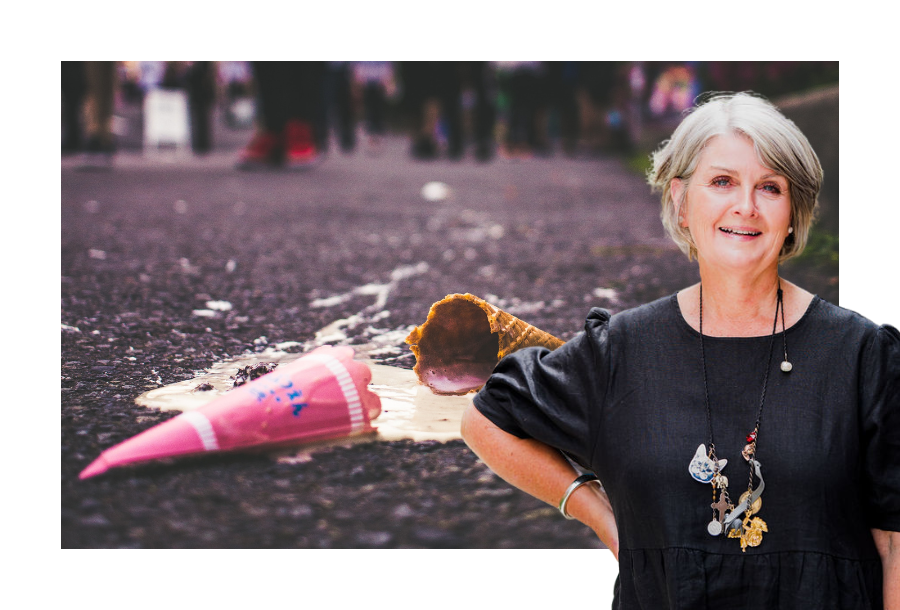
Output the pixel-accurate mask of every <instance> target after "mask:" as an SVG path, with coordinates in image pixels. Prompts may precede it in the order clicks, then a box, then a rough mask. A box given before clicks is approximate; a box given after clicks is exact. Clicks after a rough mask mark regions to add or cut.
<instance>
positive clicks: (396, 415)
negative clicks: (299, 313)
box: [136, 263, 472, 462]
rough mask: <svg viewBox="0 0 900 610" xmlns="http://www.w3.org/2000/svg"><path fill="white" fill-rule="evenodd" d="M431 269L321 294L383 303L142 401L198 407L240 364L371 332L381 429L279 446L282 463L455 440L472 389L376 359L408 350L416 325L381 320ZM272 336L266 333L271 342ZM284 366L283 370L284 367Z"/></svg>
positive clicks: (406, 269)
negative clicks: (327, 451) (402, 289)
mask: <svg viewBox="0 0 900 610" xmlns="http://www.w3.org/2000/svg"><path fill="white" fill-rule="evenodd" d="M427 271H428V265H427V264H425V263H419V264H417V265H408V266H401V267H398V268H396V269H394V270H393V271H392V272H391V274H390V281H389V282H387V283H384V284H367V285H365V286H360V287H358V288H354V289H353V290H351V291H350V292H348V293H345V294H343V295H335V296H332V297H327V298H323V299H317V300H315V301H313V302H312V303H311V304H310V305H311V306H312V307H330V306H334V305H337V304H339V303H342V302H345V301H346V300H348V299H349V298H351V297H352V296H354V295H371V296H374V297H375V302H374V303H372V304H371V305H369V306H368V307H365V308H363V309H362V310H361V311H359V312H358V313H356V314H354V315H352V316H350V317H348V318H343V319H340V320H336V321H334V322H332V323H331V324H329V325H327V326H325V327H324V328H322V329H320V330H319V331H318V332H316V333H315V337H314V338H313V339H312V340H310V341H307V342H305V343H297V342H294V341H288V342H284V343H279V344H275V345H272V346H269V347H267V348H266V349H265V350H264V351H262V352H260V353H256V354H244V355H241V356H238V357H236V358H232V359H230V360H227V361H224V362H220V363H217V364H215V365H213V366H212V367H210V368H209V369H207V370H206V371H204V372H203V373H201V374H199V375H197V376H196V377H194V378H193V379H188V380H186V381H181V382H178V383H173V384H171V385H167V386H163V387H160V388H155V389H153V390H150V391H148V392H144V393H143V394H141V395H140V396H138V397H137V399H136V402H137V404H138V405H140V406H143V407H147V408H151V409H160V410H162V411H172V410H175V411H191V410H194V409H198V408H200V407H202V406H204V405H206V404H208V403H210V402H211V401H213V400H214V399H216V398H217V397H219V396H222V395H223V394H224V393H225V392H227V391H229V390H230V389H231V387H232V383H233V379H232V377H233V376H234V375H235V374H237V372H238V370H240V369H241V368H244V367H246V366H253V365H256V364H260V363H263V362H277V363H279V364H284V363H287V362H291V361H293V360H296V359H298V358H300V357H302V356H303V353H307V352H310V351H312V350H313V349H315V348H316V347H319V346H320V345H348V344H350V341H351V340H353V341H359V338H360V337H363V338H364V339H365V340H366V342H365V343H355V344H353V345H351V347H353V349H354V351H355V353H356V358H357V360H360V361H362V362H365V363H366V364H367V365H368V366H369V368H370V369H371V370H372V381H371V383H370V384H369V389H371V390H372V391H373V392H374V393H375V394H377V395H378V397H379V398H380V399H381V414H380V415H379V416H378V417H377V418H376V419H375V420H374V421H373V422H372V425H373V426H375V428H376V431H375V432H374V433H366V434H362V435H357V436H353V437H345V438H342V439H335V440H329V441H320V442H316V443H310V444H306V445H303V446H301V447H299V448H295V449H292V450H288V451H289V453H288V452H286V451H285V450H279V451H277V452H274V454H275V455H276V456H278V459H279V461H287V462H296V461H301V462H302V461H306V460H308V459H310V455H311V454H312V453H313V452H315V451H319V450H321V449H324V448H327V447H333V446H340V445H347V444H351V443H358V442H371V441H397V440H403V439H410V440H413V441H426V440H436V441H441V442H443V441H448V440H453V439H458V438H460V434H459V426H460V420H461V418H462V413H463V411H464V410H465V409H466V407H467V406H468V405H469V404H470V403H471V402H472V395H471V394H470V395H466V396H439V395H436V394H434V393H432V391H431V390H430V389H429V388H428V387H427V386H424V385H421V384H420V383H419V381H418V379H417V378H416V375H415V373H414V372H413V371H411V370H408V369H401V368H397V367H391V366H385V365H382V364H375V363H374V362H372V360H371V359H372V358H375V357H378V356H385V355H400V354H402V353H403V351H404V350H406V349H408V348H407V347H406V345H405V343H404V340H405V339H406V336H407V335H408V334H409V332H410V331H411V330H412V329H413V328H415V326H406V327H399V328H394V329H389V328H378V327H376V325H375V323H378V322H380V321H382V320H384V319H386V318H388V317H389V316H390V312H389V311H387V310H385V309H384V306H385V304H386V302H387V300H388V297H389V295H390V292H391V291H392V290H393V288H394V287H396V285H397V283H398V282H400V281H403V280H405V279H407V278H410V277H414V276H417V275H421V274H423V273H426V272H427ZM362 324H365V325H366V329H365V330H364V331H363V332H362V334H359V335H357V336H356V337H354V338H353V339H351V338H349V337H348V336H347V334H346V333H345V332H344V331H346V330H353V329H355V328H357V327H359V326H360V325H362ZM263 339H264V338H262V337H261V338H260V340H263ZM289 347H301V348H302V349H301V352H303V353H288V352H286V351H284V350H285V349H287V348H289ZM276 370H277V369H276ZM202 384H209V385H210V386H212V388H213V389H212V390H207V391H198V390H197V388H198V387H199V386H200V385H202Z"/></svg>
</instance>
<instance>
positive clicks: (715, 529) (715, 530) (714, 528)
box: [706, 519, 724, 536]
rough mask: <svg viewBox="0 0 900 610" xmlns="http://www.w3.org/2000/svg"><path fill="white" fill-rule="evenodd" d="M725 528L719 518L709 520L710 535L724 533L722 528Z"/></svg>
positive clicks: (708, 529) (707, 529) (707, 527)
mask: <svg viewBox="0 0 900 610" xmlns="http://www.w3.org/2000/svg"><path fill="white" fill-rule="evenodd" d="M723 529H724V528H723V527H722V524H721V523H719V522H718V521H717V520H715V519H713V520H712V521H710V522H709V525H707V526H706V531H707V532H709V535H710V536H718V535H719V534H721V533H722V530H723Z"/></svg>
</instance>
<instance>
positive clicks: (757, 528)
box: [728, 514, 769, 553]
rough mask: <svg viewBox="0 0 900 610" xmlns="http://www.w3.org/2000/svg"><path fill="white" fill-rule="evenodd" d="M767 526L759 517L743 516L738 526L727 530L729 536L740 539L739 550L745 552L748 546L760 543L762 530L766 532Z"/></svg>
mask: <svg viewBox="0 0 900 610" xmlns="http://www.w3.org/2000/svg"><path fill="white" fill-rule="evenodd" d="M768 531H769V526H768V525H766V522H765V521H763V520H762V519H760V518H759V517H752V518H751V517H750V515H749V514H748V515H747V516H746V517H744V522H743V524H742V525H741V527H739V528H733V529H731V530H729V531H728V537H729V538H740V539H741V551H742V552H744V553H746V552H747V547H748V546H759V545H760V544H761V543H762V535H763V532H768Z"/></svg>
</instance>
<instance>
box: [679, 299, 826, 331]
mask: <svg viewBox="0 0 900 610" xmlns="http://www.w3.org/2000/svg"><path fill="white" fill-rule="evenodd" d="M669 301H670V302H671V304H672V307H674V309H675V311H674V313H675V317H676V318H677V320H678V324H679V325H680V326H681V327H682V328H683V329H685V330H687V332H688V333H690V334H691V335H693V336H694V337H698V338H699V337H700V332H699V331H698V330H697V329H695V328H694V327H693V326H691V325H690V324H688V321H687V320H686V319H685V317H684V314H683V313H682V311H681V306H680V305H679V304H678V293H677V292H676V293H674V294H673V295H672V296H671V297H669ZM821 301H822V299H820V298H819V295H815V294H814V295H813V298H812V299H811V300H810V302H809V305H807V307H806V311H804V312H803V315H802V316H800V319H799V320H797V321H796V322H794V323H793V324H791V325H790V326H788V327H787V332H788V333H793V331H794V329H796V328H800V327H801V326H803V325H804V324H805V323H806V320H807V319H808V318H809V317H810V314H811V313H812V312H813V310H814V309H815V308H816V307H818V305H819V303H820V302H821ZM771 336H772V335H771V333H767V334H765V335H759V336H753V337H715V336H712V335H703V340H704V341H706V340H707V339H709V340H712V341H717V340H722V341H740V340H743V339H747V340H750V341H756V340H759V339H768V338H770V337H771Z"/></svg>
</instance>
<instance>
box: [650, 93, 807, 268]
mask: <svg viewBox="0 0 900 610" xmlns="http://www.w3.org/2000/svg"><path fill="white" fill-rule="evenodd" d="M731 133H739V134H742V135H744V136H747V137H748V138H750V139H751V140H752V141H753V146H754V148H755V149H756V154H757V157H758V158H759V161H760V163H762V164H763V165H765V166H766V167H768V168H771V169H772V170H774V171H776V172H777V173H779V174H781V175H783V176H784V177H785V178H787V181H788V184H789V192H790V199H791V226H792V227H793V228H794V231H793V233H791V234H790V235H788V237H787V239H785V241H784V245H783V246H782V248H781V253H780V255H779V258H778V260H779V262H783V261H785V260H787V259H789V258H791V257H793V256H797V255H798V254H800V253H801V252H802V251H803V249H804V248H805V247H806V240H807V239H808V237H809V228H810V226H811V225H812V223H813V220H814V218H815V213H816V207H817V205H818V197H819V190H820V189H821V187H822V165H821V164H820V163H819V158H818V157H817V156H816V153H815V151H813V149H812V146H810V144H809V141H808V140H807V139H806V136H804V135H803V133H802V132H801V131H800V130H799V129H798V128H797V126H796V125H794V123H793V122H792V121H791V120H789V119H788V118H786V117H785V116H784V115H783V114H781V112H779V111H778V109H776V108H775V106H773V105H772V104H771V103H769V102H768V101H766V100H765V99H763V98H762V97H761V96H757V95H755V94H751V93H724V94H723V93H713V94H709V96H708V97H707V98H706V99H705V100H700V101H699V102H698V104H697V105H696V106H695V107H694V108H693V109H691V111H689V113H688V114H687V116H686V117H685V118H684V120H682V121H681V124H680V125H678V127H677V128H676V129H675V132H674V133H673V134H672V137H671V138H669V139H668V140H666V141H665V142H663V143H662V144H661V145H660V148H659V149H658V150H657V151H656V152H654V153H653V154H652V156H651V157H652V160H653V167H652V168H651V169H650V171H649V172H648V175H647V181H648V182H649V183H650V186H651V187H652V188H653V190H654V192H661V193H662V211H661V213H660V216H661V218H662V222H663V226H664V227H665V229H666V232H667V233H668V234H669V236H670V237H671V238H672V239H673V240H674V241H675V243H676V244H678V247H679V248H681V250H682V252H684V253H685V254H687V256H688V258H689V259H693V258H694V257H696V255H697V247H696V245H695V244H694V240H693V238H692V237H691V233H690V230H689V229H688V228H687V227H682V226H681V223H680V222H679V209H680V207H681V205H682V204H683V203H684V202H683V201H678V202H676V201H673V199H672V190H671V184H672V180H673V179H674V178H680V179H681V180H682V181H684V183H685V187H686V186H687V184H688V183H689V182H690V179H691V176H693V174H694V171H695V170H696V169H697V160H698V159H699V157H700V153H701V152H702V151H703V149H704V147H705V146H706V145H707V143H708V142H709V141H710V139H711V138H713V137H714V136H717V135H725V134H731ZM685 192H686V189H685Z"/></svg>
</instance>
